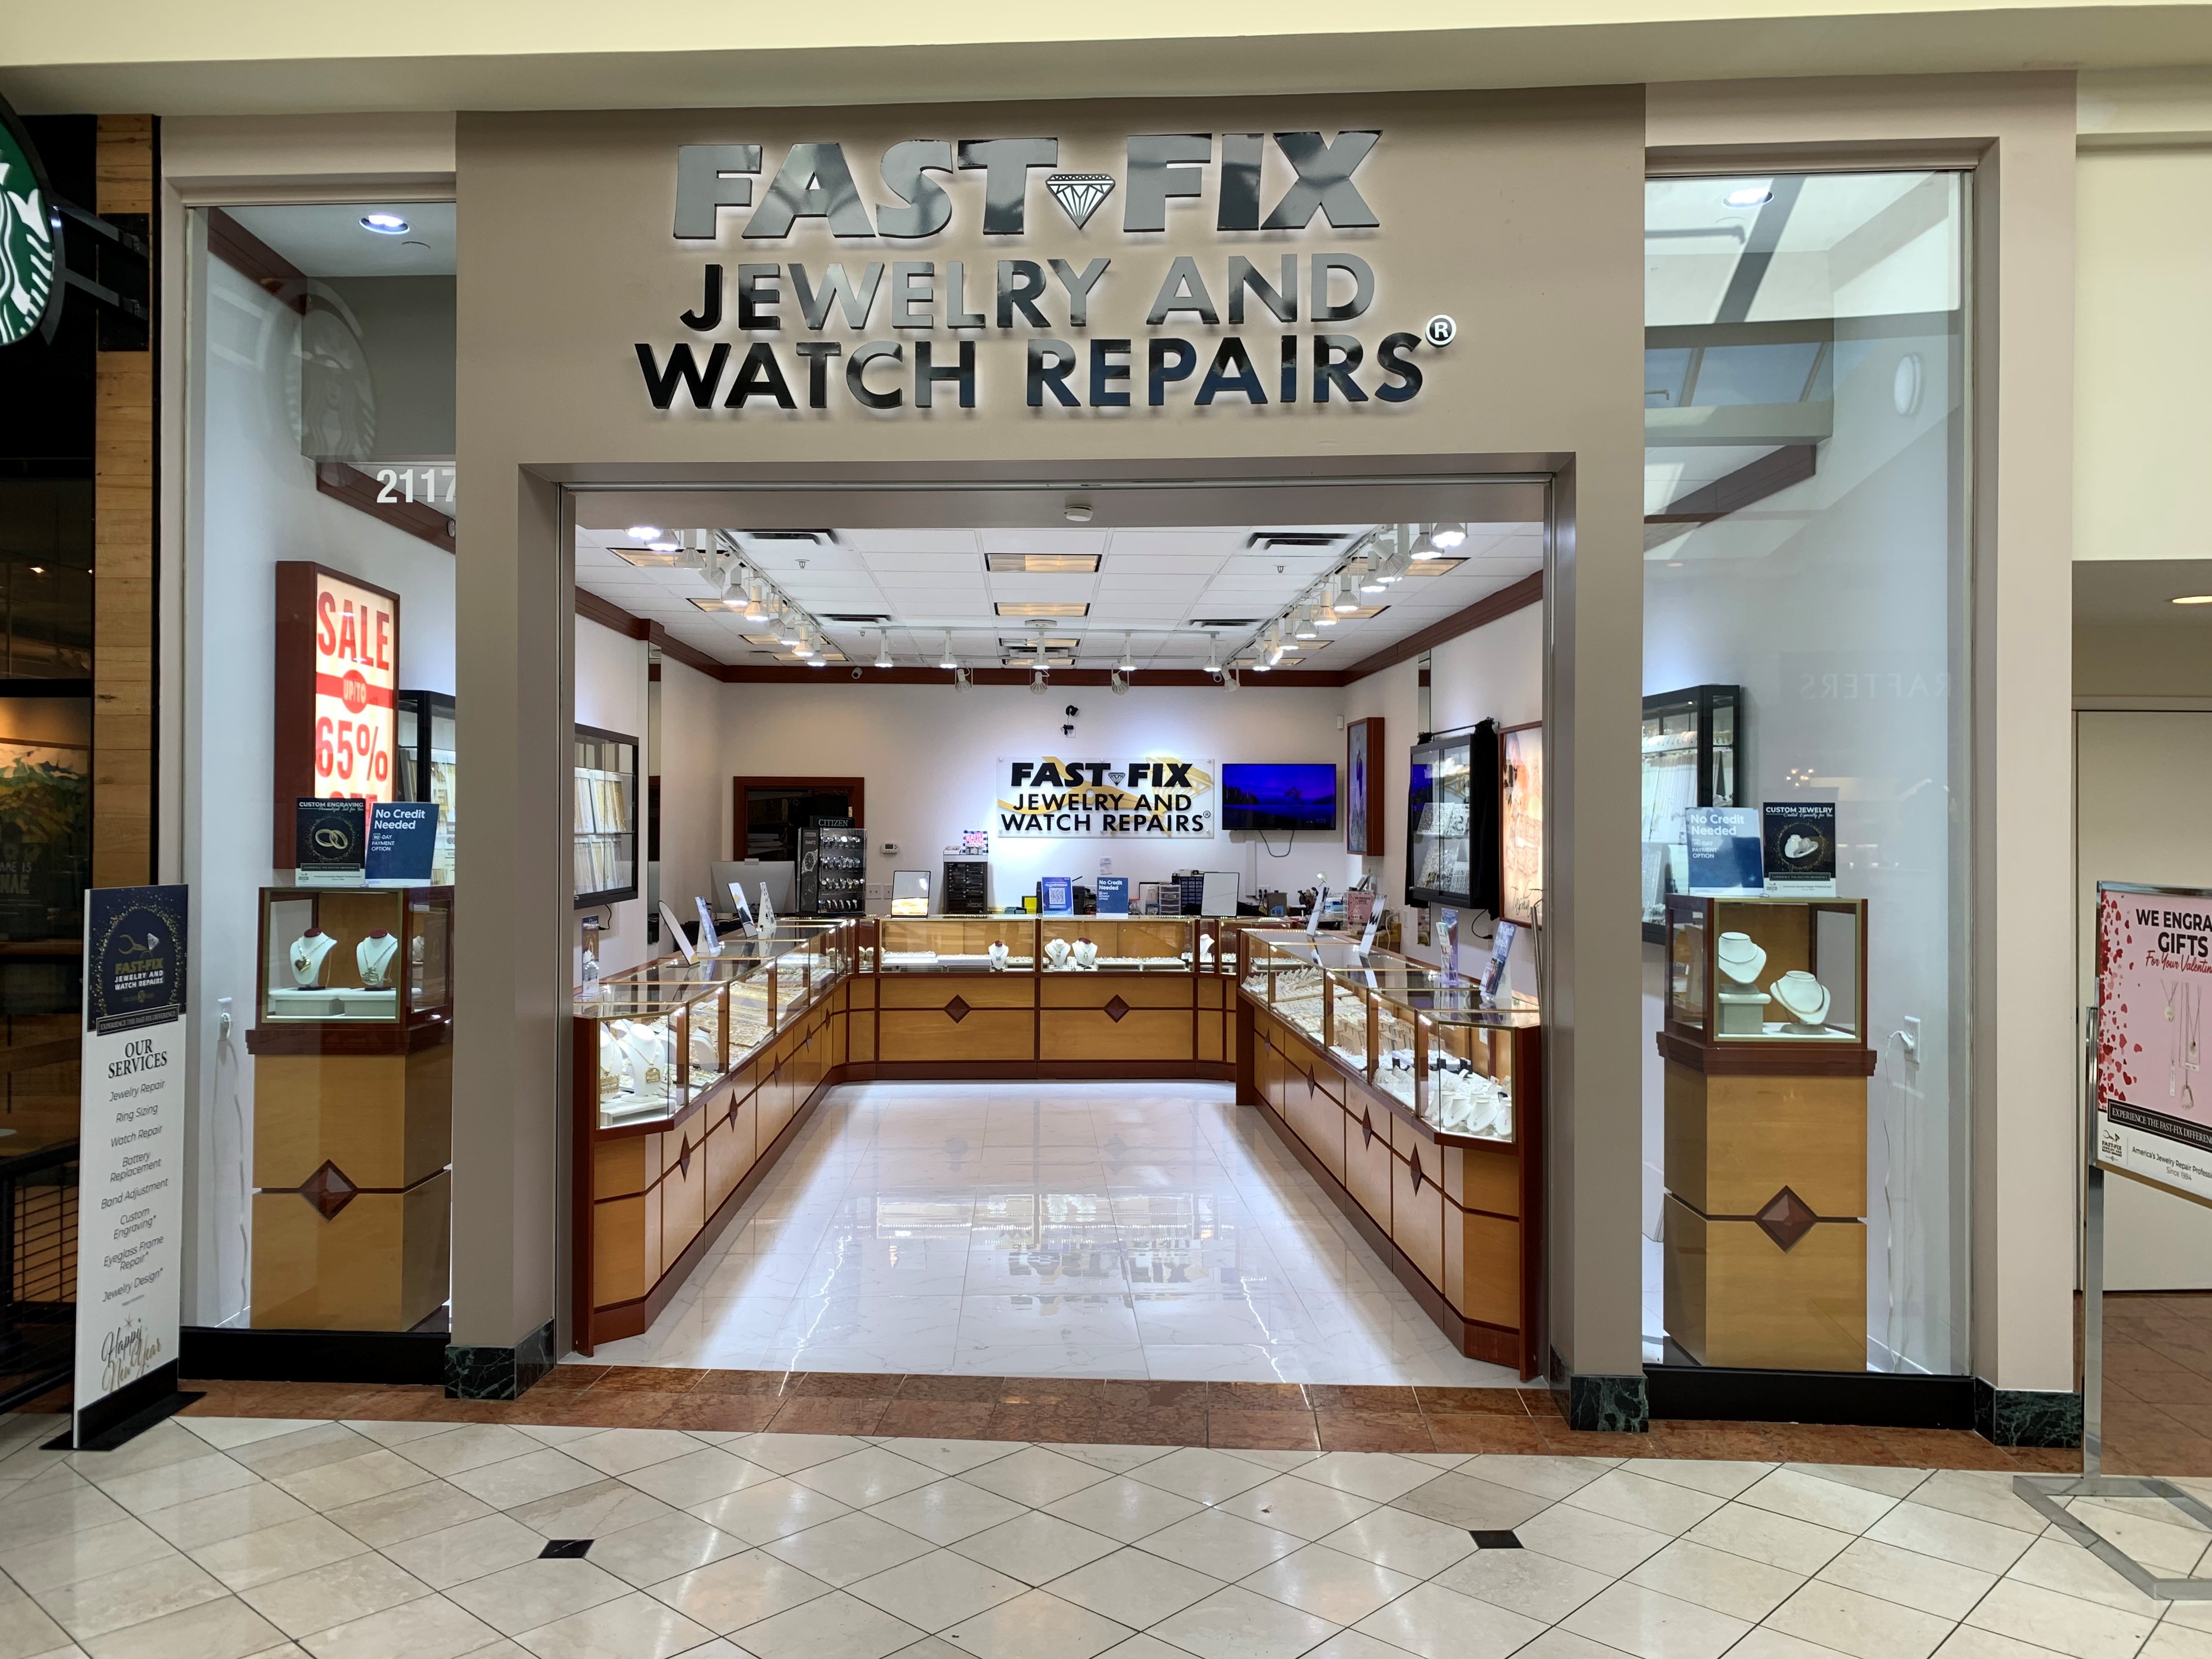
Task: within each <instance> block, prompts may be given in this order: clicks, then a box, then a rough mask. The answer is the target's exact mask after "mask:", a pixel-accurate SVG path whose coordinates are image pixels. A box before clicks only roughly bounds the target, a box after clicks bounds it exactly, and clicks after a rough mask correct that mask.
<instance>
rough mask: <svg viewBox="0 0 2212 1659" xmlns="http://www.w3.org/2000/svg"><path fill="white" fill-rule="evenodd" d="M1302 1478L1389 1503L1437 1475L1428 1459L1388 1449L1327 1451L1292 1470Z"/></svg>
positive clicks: (1423, 1484) (1425, 1483)
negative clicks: (1421, 1461)
mask: <svg viewBox="0 0 2212 1659" xmlns="http://www.w3.org/2000/svg"><path fill="white" fill-rule="evenodd" d="M1290 1473H1291V1474H1294V1475H1296V1476H1297V1478H1298V1479H1299V1480H1317V1481H1319V1482H1320V1483H1321V1484H1322V1486H1334V1487H1336V1488H1337V1489H1338V1490H1340V1491H1341V1492H1356V1493H1358V1495H1359V1496H1360V1497H1362V1498H1373V1499H1374V1500H1375V1502H1376V1503H1378V1504H1387V1503H1389V1502H1390V1500H1391V1499H1393V1498H1399V1497H1401V1496H1403V1495H1404V1494H1405V1493H1407V1492H1411V1491H1413V1488H1414V1487H1416V1486H1426V1485H1427V1484H1428V1483H1429V1482H1430V1481H1431V1480H1435V1479H1436V1477H1437V1472H1436V1471H1435V1470H1434V1469H1432V1468H1430V1467H1429V1466H1428V1465H1427V1464H1425V1463H1417V1462H1414V1461H1413V1459H1412V1458H1410V1457H1396V1456H1393V1455H1391V1454H1390V1453H1389V1452H1326V1453H1324V1454H1322V1455H1321V1456H1319V1457H1316V1459H1314V1461H1313V1462H1310V1463H1301V1464H1299V1465H1298V1467H1297V1468H1295V1469H1292V1470H1291V1471H1290Z"/></svg>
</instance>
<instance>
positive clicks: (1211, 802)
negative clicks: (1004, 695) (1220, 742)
mask: <svg viewBox="0 0 2212 1659" xmlns="http://www.w3.org/2000/svg"><path fill="white" fill-rule="evenodd" d="M1219 776H1220V769H1219V768H1218V766H1216V765H1215V764H1214V763H1213V762H1212V761H1210V760H1182V759H1179V758H1177V757H1175V756H1173V755H1147V756H1146V757H1144V758H1142V759H1141V760H1102V761H1077V760H1061V759H1060V758H1059V757H1057V756H1052V755H1038V756H1027V755H1025V756H1021V757H1011V758H1010V757H1004V756H1002V757H1000V760H999V763H998V799H996V800H995V801H994V803H993V805H992V812H993V816H994V817H995V818H996V820H997V830H998V833H999V834H1000V835H1001V836H1006V837H1009V838H1010V839H1016V840H1020V839H1035V838H1038V837H1042V836H1098V837H1102V838H1109V839H1121V838H1127V839H1133V840H1152V841H1198V840H1211V839H1212V836H1213V833H1214V830H1215V829H1216V828H1217V827H1218V824H1219V822H1220V801H1219V793H1218V780H1219Z"/></svg>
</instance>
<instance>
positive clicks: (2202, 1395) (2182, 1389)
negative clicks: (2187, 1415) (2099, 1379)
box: [2108, 1369, 2212, 1416]
mask: <svg viewBox="0 0 2212 1659" xmlns="http://www.w3.org/2000/svg"><path fill="white" fill-rule="evenodd" d="M2122 1386H2123V1385H2122V1384H2120V1383H2117V1382H2116V1383H2113V1385H2112V1390H2110V1391H2108V1392H2117V1391H2118V1389H2120V1388H2121V1387H2122ZM2124 1387H2125V1390H2126V1393H2127V1395H2128V1396H2129V1397H2130V1398H2131V1399H2135V1400H2139V1401H2143V1402H2144V1403H2145V1404H2147V1405H2152V1406H2164V1407H2175V1408H2177V1409H2185V1410H2188V1411H2189V1412H2191V1413H2192V1414H2193V1415H2199V1416H2201V1415H2202V1414H2203V1412H2204V1410H2205V1408H2206V1407H2212V1376H2198V1375H2197V1373H2196V1372H2195V1371H2185V1370H2179V1369H2176V1370H2133V1371H2130V1373H2129V1374H2128V1376H2127V1378H2126V1381H2125V1384H2124Z"/></svg>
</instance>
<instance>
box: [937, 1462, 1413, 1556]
mask: <svg viewBox="0 0 2212 1659" xmlns="http://www.w3.org/2000/svg"><path fill="white" fill-rule="evenodd" d="M1264 1473H1265V1471H1262V1474H1264ZM1267 1485H1269V1486H1272V1485H1273V1482H1272V1481H1269V1482H1267ZM1264 1489H1265V1488H1264V1487H1261V1486H1255V1487H1253V1488H1252V1489H1251V1490H1252V1492H1259V1491H1262V1490H1264ZM1307 1490H1308V1491H1310V1492H1320V1493H1323V1494H1324V1495H1327V1496H1337V1494H1329V1493H1328V1489H1327V1488H1326V1487H1322V1486H1308V1487H1307ZM1250 1496H1251V1492H1243V1493H1240V1494H1239V1495H1238V1496H1237V1498H1232V1499H1231V1500H1230V1502H1229V1503H1228V1504H1226V1505H1225V1506H1224V1507H1225V1509H1226V1510H1227V1511H1228V1512H1229V1513H1230V1514H1232V1515H1238V1516H1243V1519H1245V1520H1248V1521H1249V1520H1251V1519H1253V1518H1254V1517H1253V1516H1252V1515H1251V1514H1250V1512H1249V1507H1246V1508H1240V1507H1239V1505H1241V1504H1244V1500H1245V1499H1246V1498H1249V1497H1250ZM1349 1501H1351V1502H1354V1503H1358V1504H1361V1505H1362V1506H1363V1507H1371V1506H1370V1505H1367V1504H1366V1503H1365V1500H1364V1499H1359V1498H1353V1499H1350V1500H1349ZM1205 1507H1206V1506H1205V1505H1204V1504H1199V1503H1194V1501H1192V1500H1191V1499H1190V1498H1178V1497H1177V1496H1176V1494H1175V1493H1173V1492H1162V1491H1161V1490H1160V1489H1159V1488H1158V1486H1146V1485H1145V1484H1144V1483H1143V1482H1142V1481H1139V1480H1133V1479H1131V1478H1130V1477H1129V1476H1127V1475H1122V1474H1117V1475H1115V1476H1114V1477H1113V1478H1112V1479H1111V1480H1102V1481H1100V1482H1099V1483H1098V1484H1097V1485H1096V1486H1085V1488H1084V1489H1083V1490H1082V1491H1081V1492H1072V1493H1070V1494H1069V1495H1068V1496H1067V1497H1066V1498H1059V1499H1057V1500H1055V1501H1054V1502H1053V1503H1050V1504H1045V1505H1044V1506H1043V1508H1044V1512H1045V1513H1046V1514H1047V1515H1056V1516H1059V1517H1060V1519H1061V1520H1063V1521H1073V1522H1074V1523H1075V1524H1076V1525H1077V1526H1079V1527H1083V1528H1087V1529H1088V1530H1090V1531H1091V1532H1095V1533H1099V1534H1103V1535H1104V1536H1106V1537H1108V1538H1112V1539H1115V1540H1118V1541H1120V1542H1121V1543H1124V1544H1133V1543H1135V1542H1136V1541H1138V1540H1139V1538H1143V1537H1146V1536H1147V1535H1149V1534H1152V1533H1156V1532H1158V1530H1159V1529H1160V1528H1162V1527H1169V1526H1173V1525H1174V1524H1175V1523H1176V1522H1178V1521H1187V1520H1188V1519H1189V1518H1190V1517H1191V1516H1194V1515H1196V1514H1197V1513H1198V1512H1199V1511H1200V1510H1201V1509H1203V1508H1205ZM1009 1518H1010V1517H1009ZM978 1530H981V1528H978ZM1281 1530H1283V1531H1288V1530H1290V1528H1281Z"/></svg>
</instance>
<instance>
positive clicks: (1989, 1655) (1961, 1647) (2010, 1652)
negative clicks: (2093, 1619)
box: [1731, 1625, 2157, 1659]
mask: <svg viewBox="0 0 2212 1659" xmlns="http://www.w3.org/2000/svg"><path fill="white" fill-rule="evenodd" d="M2151 1633H2152V1635H2153V1636H2156V1634H2157V1632H2155V1631H2154V1632H2151ZM2144 1645H2145V1649H2146V1650H2148V1645H2149V1644H2148V1643H2146V1644H2144ZM1807 1647H1808V1650H1809V1649H1810V1647H1811V1644H1809V1643H1808V1644H1807ZM1820 1651H1821V1652H1822V1653H1823V1654H1825V1653H1826V1650H1825V1649H1824V1650H1820ZM1731 1659H1733V1656H1731ZM1936 1659H2051V1649H2049V1648H2039V1647H2037V1646H2036V1645H2035V1644H2033V1643H2032V1642H2017V1641H2015V1640H2014V1639H2013V1638H2011V1637H2009V1636H2000V1635H1998V1634H1997V1633H1996V1632H1995V1631H1989V1630H1976V1629H1975V1628H1974V1627H1973V1626H1972V1625H1961V1626H1959V1628H1958V1629H1956V1630H1954V1631H1953V1632H1951V1633H1950V1634H1949V1635H1948V1636H1947V1637H1945V1638H1943V1645H1942V1647H1940V1648H1938V1649H1936Z"/></svg>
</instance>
